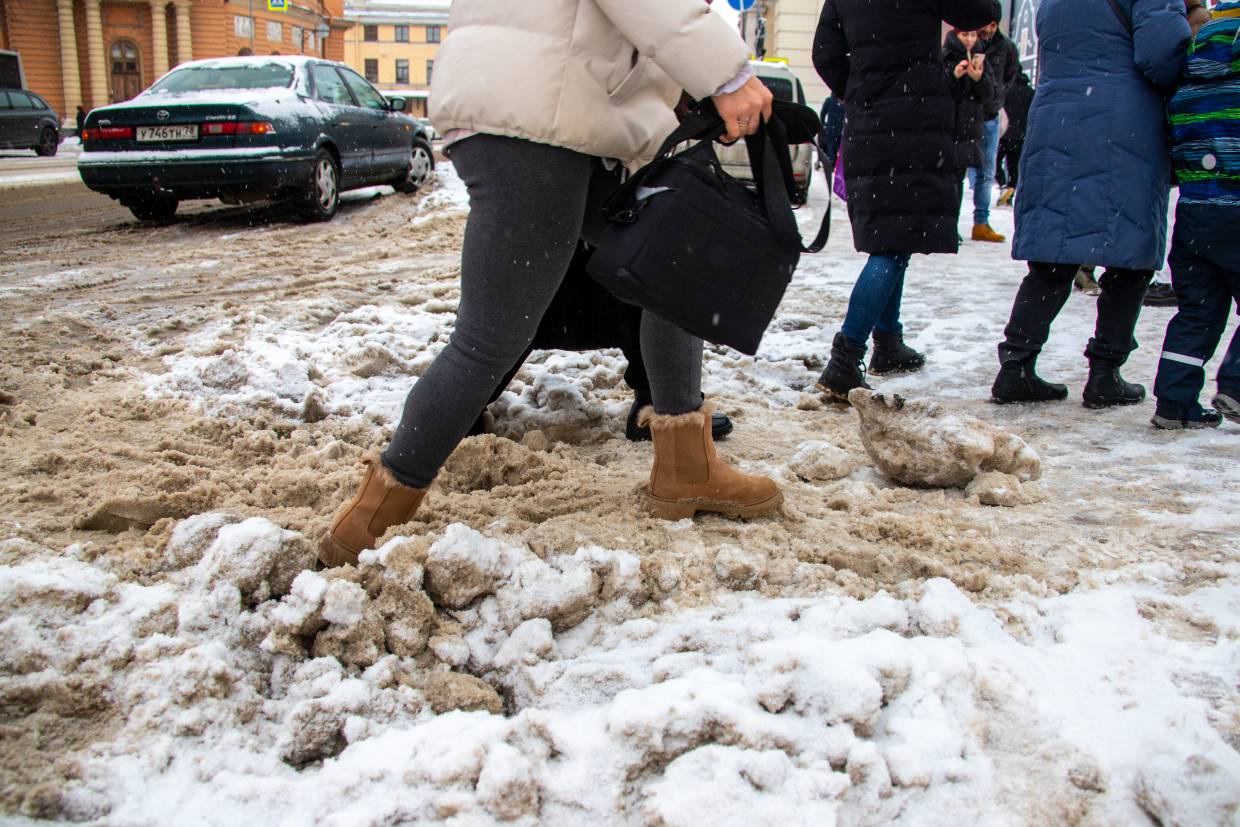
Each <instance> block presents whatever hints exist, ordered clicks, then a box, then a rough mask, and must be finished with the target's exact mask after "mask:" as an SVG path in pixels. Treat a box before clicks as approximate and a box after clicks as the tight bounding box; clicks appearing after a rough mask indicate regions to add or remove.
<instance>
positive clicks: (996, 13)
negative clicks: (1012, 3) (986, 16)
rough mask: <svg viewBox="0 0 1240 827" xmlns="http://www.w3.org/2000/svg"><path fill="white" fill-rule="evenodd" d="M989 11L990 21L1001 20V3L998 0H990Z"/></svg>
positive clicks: (999, 21)
mask: <svg viewBox="0 0 1240 827" xmlns="http://www.w3.org/2000/svg"><path fill="white" fill-rule="evenodd" d="M990 13H991V17H990V19H991V22H992V23H1002V22H1003V4H1002V3H1000V2H999V0H990Z"/></svg>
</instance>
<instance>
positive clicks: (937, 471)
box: [848, 388, 1042, 491]
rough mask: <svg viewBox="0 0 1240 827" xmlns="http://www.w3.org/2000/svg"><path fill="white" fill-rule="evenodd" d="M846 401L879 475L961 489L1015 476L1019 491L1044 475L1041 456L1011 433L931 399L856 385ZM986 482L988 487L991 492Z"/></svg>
mask: <svg viewBox="0 0 1240 827" xmlns="http://www.w3.org/2000/svg"><path fill="white" fill-rule="evenodd" d="M848 401H849V403H850V404H851V405H852V407H853V409H854V410H855V411H856V412H857V417H858V418H859V419H860V420H861V441H862V442H863V443H864V444H865V450H866V452H867V453H868V454H869V455H870V459H872V460H873V461H874V464H875V465H877V466H878V467H879V468H880V469H882V471H883V473H884V474H886V475H887V476H889V477H891V478H892V479H894V480H897V481H898V482H902V483H904V484H905V485H925V486H932V487H943V488H953V487H956V488H960V487H964V486H966V485H969V484H970V483H972V482H974V481H975V479H976V478H978V477H980V476H982V475H984V474H1002V475H1004V476H1005V477H1010V478H1013V480H1012V483H1010V484H1012V487H1013V488H1015V489H1016V490H1017V491H1021V490H1022V486H1021V484H1022V483H1027V482H1030V481H1033V480H1036V479H1038V478H1039V477H1040V476H1042V460H1041V458H1040V457H1039V456H1038V455H1037V452H1035V451H1034V450H1033V449H1032V448H1030V447H1029V446H1028V445H1026V444H1025V441H1024V440H1023V439H1021V438H1020V437H1018V436H1016V435H1015V434H1012V433H1009V432H1008V431H1004V430H1002V429H1000V428H996V427H994V426H993V425H989V424H987V423H985V422H982V421H981V420H980V419H976V418H974V417H971V416H963V415H953V414H947V413H945V412H944V411H943V409H942V407H941V406H939V405H936V404H934V403H931V402H923V401H919V400H907V399H904V398H903V397H901V396H899V395H884V394H881V393H875V392H874V391H871V390H868V389H866V388H855V389H853V391H852V392H851V393H849V394H848ZM993 488H994V483H990V484H989V485H988V486H987V488H986V490H993Z"/></svg>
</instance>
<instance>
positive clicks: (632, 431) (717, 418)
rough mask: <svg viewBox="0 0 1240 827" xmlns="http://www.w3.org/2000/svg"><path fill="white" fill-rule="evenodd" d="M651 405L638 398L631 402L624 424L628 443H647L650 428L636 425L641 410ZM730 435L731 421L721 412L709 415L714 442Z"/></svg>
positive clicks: (649, 437)
mask: <svg viewBox="0 0 1240 827" xmlns="http://www.w3.org/2000/svg"><path fill="white" fill-rule="evenodd" d="M649 404H651V403H650V400H648V399H643V398H642V397H640V396H638V397H637V398H636V399H634V400H633V405H632V407H630V408H629V418H628V419H626V420H625V422H624V436H625V439H627V440H628V441H629V442H649V441H650V439H651V436H650V426H649V425H638V424H637V416H638V414H640V413H641V410H642V408H644V407H646V406H647V405H649ZM730 433H732V420H731V418H730V417H729V416H728V415H727V414H725V413H724V412H723V411H715V412H714V413H712V414H711V415H710V435H711V438H712V439H714V440H715V442H719V441H720V440H722V439H723V438H724V437H726V436H727V435H728V434H730Z"/></svg>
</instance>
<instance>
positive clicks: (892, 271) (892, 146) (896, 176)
mask: <svg viewBox="0 0 1240 827" xmlns="http://www.w3.org/2000/svg"><path fill="white" fill-rule="evenodd" d="M992 16H993V7H992V6H991V2H990V0H907V1H906V2H900V3H875V2H871V0H827V3H826V5H825V6H823V9H822V16H821V17H820V18H819V20H818V30H817V32H816V33H815V35H814V67H815V68H816V69H817V70H818V74H819V75H821V76H822V79H823V80H824V81H825V82H826V84H827V86H829V87H830V88H831V93H832V94H833V95H836V96H838V97H839V98H840V99H841V100H843V101H844V109H845V111H846V113H847V117H848V128H847V129H845V130H844V146H843V150H842V152H843V155H844V159H845V161H844V180H845V183H846V184H847V187H848V216H849V218H850V219H851V220H852V229H853V243H854V244H855V245H856V248H857V250H858V252H863V253H869V254H870V260H869V261H868V262H867V263H866V265H865V268H864V269H863V270H862V271H861V275H860V277H859V278H858V279H857V283H856V285H855V286H854V287H853V291H852V296H851V298H850V299H849V301H848V313H847V315H846V316H845V317H844V326H843V329H842V330H840V332H839V333H837V334H836V335H835V339H834V341H833V342H832V346H831V360H830V361H829V362H828V363H827V367H826V370H824V371H823V373H822V376H821V377H820V378H819V380H818V387H819V388H821V389H822V390H823V391H824V392H826V393H827V394H828V395H830V396H832V397H833V398H836V399H840V400H847V398H848V392H849V391H850V390H852V389H853V388H856V387H867V386H866V384H865V372H864V369H863V367H862V361H863V360H864V358H865V352H866V347H867V343H868V341H869V339H870V336H871V335H873V337H874V357H873V359H872V360H871V362H870V370H871V371H873V372H874V373H894V372H896V371H901V370H916V369H917V368H919V367H921V366H922V364H924V363H925V357H924V356H922V354H920V353H918V352H917V351H915V350H913V349H912V348H911V347H909V346H908V345H906V344H904V338H903V335H902V330H903V327H902V325H901V324H900V300H901V297H902V295H903V292H904V274H905V271H906V270H907V269H908V264H909V257H910V256H912V254H914V253H955V252H956V251H957V250H958V249H959V246H960V238H959V236H958V235H957V233H956V229H957V217H958V216H959V214H960V199H961V194H962V186H961V179H960V177H959V175H958V173H957V170H959V169H962V168H963V167H967V166H968V164H967V163H964V164H961V163H960V161H961V159H960V158H959V153H958V150H957V148H956V142H955V139H954V133H955V115H954V113H955V105H954V103H953V100H952V93H951V89H950V88H949V86H948V79H947V76H946V74H945V73H944V72H943V65H942V61H943V52H942V48H941V46H940V38H941V36H942V31H943V29H942V23H941V21H943V20H946V21H947V22H948V23H950V24H952V25H953V26H956V27H957V28H960V29H965V30H975V29H979V28H981V27H982V26H984V25H985V24H986V23H988V22H989V21H990V19H991V17H992Z"/></svg>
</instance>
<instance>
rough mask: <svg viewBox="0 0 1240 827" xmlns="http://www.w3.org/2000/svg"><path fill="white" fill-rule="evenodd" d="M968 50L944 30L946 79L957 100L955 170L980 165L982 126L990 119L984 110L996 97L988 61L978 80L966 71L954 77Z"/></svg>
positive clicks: (960, 170) (961, 170) (967, 54)
mask: <svg viewBox="0 0 1240 827" xmlns="http://www.w3.org/2000/svg"><path fill="white" fill-rule="evenodd" d="M968 58H969V53H968V52H966V51H965V48H964V44H963V43H961V42H960V39H959V38H957V37H956V35H955V34H953V33H952V32H948V33H947V39H946V40H944V41H943V66H944V69H945V71H946V72H947V82H948V84H949V85H950V86H951V90H952V99H953V100H954V101H955V103H956V128H955V132H954V136H955V138H956V163H957V164H958V166H957V167H956V171H957V172H960V173H963V171H964V170H965V169H967V168H968V167H977V166H981V163H982V127H983V126H985V124H986V121H988V120H990V118H989V117H988V116H987V114H986V110H987V108H988V107H990V105H991V104H992V103H993V102H994V100H995V94H996V84H995V79H994V73H993V72H992V71H991V69H990V60H989V58H987V60H986V62H985V63H983V64H982V66H983V68H982V78H981V80H974V79H973V78H971V77H969V76H968V75H967V74H965V75H963V76H961V77H956V75H955V72H954V70H955V68H956V65H957V64H959V63H960V61H962V60H967V59H968Z"/></svg>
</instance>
